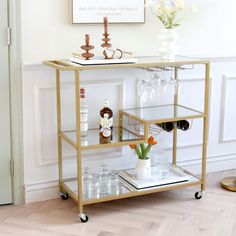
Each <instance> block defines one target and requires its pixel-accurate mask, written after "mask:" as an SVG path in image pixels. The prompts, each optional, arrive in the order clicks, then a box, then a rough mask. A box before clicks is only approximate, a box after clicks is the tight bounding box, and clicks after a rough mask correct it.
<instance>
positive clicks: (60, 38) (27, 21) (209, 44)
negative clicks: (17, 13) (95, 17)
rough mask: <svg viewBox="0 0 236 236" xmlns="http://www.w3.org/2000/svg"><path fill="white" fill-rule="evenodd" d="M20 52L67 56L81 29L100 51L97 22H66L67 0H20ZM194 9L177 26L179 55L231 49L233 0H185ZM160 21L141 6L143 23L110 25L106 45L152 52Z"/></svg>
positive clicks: (31, 58)
mask: <svg viewBox="0 0 236 236" xmlns="http://www.w3.org/2000/svg"><path fill="white" fill-rule="evenodd" d="M21 2H22V53H23V61H24V64H28V63H35V62H41V61H42V60H45V59H51V58H68V57H69V56H70V55H71V53H72V52H76V51H80V46H81V45H82V44H83V40H84V34H85V33H88V34H90V35H91V39H92V40H91V43H92V44H94V45H95V46H96V47H97V49H96V50H95V52H96V53H99V52H100V51H99V50H100V44H101V38H102V33H103V27H102V25H71V24H70V0H50V1H48V0H40V1H39V0H38V1H37V0H22V1H21ZM187 2H196V3H197V5H198V8H199V11H198V13H191V14H189V15H188V16H187V17H186V18H187V19H186V21H185V22H184V23H183V24H182V26H180V28H179V29H178V31H179V35H180V39H179V47H180V52H181V54H188V55H190V54H191V55H193V54H197V55H212V54H214V55H219V54H236V47H235V42H236V31H235V30H234V23H233V22H235V21H236V15H235V9H236V1H234V0H227V1H221V0H197V1H194V0H189V1H187ZM161 29H162V26H161V24H160V23H159V22H158V21H157V19H156V18H155V17H154V16H153V15H152V14H151V13H150V11H149V9H147V10H146V22H145V24H113V25H110V27H109V31H110V33H111V39H112V44H113V45H114V46H116V47H118V48H122V49H125V50H129V51H132V52H133V53H134V54H135V55H156V54H157V48H158V39H157V37H158V34H159V32H160V30H161Z"/></svg>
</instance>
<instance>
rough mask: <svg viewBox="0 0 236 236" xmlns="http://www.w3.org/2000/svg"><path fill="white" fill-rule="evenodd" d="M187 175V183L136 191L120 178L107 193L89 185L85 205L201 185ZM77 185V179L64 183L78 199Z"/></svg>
mask: <svg viewBox="0 0 236 236" xmlns="http://www.w3.org/2000/svg"><path fill="white" fill-rule="evenodd" d="M182 170H183V169H182ZM183 171H184V170H183ZM187 174H188V175H189V180H188V181H186V182H179V183H169V184H166V185H162V186H156V187H151V188H146V189H136V188H135V187H133V186H132V185H131V184H129V183H128V182H126V181H125V180H123V179H122V178H120V177H119V181H118V183H117V184H116V186H109V184H108V185H107V189H106V191H105V192H104V191H101V189H100V187H98V189H97V190H96V191H94V189H93V186H92V187H91V186H89V184H88V186H86V187H87V189H89V190H87V191H86V190H85V191H83V204H85V205H88V204H93V203H97V202H104V201H109V200H115V199H122V198H127V197H133V196H137V195H144V194H148V193H155V192H161V191H165V190H171V189H177V188H182V187H187V186H195V185H199V184H200V183H201V181H200V180H199V179H198V178H197V177H195V176H193V175H191V174H190V173H188V172H187ZM77 184H78V183H77V180H76V179H70V180H65V181H64V185H65V186H66V188H67V189H69V190H70V191H71V192H73V194H75V196H76V197H78V191H77V187H78V185H77ZM96 188H97V187H96ZM85 189H86V188H85ZM101 192H102V193H101Z"/></svg>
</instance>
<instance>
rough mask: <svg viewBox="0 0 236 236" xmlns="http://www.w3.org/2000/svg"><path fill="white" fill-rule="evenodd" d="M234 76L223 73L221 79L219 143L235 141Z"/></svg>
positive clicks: (235, 83) (235, 82)
mask: <svg viewBox="0 0 236 236" xmlns="http://www.w3.org/2000/svg"><path fill="white" fill-rule="evenodd" d="M235 91H236V76H234V77H229V76H227V75H225V76H224V77H223V81H222V102H221V113H220V114H221V125H220V143H225V142H236V125H235V121H236V110H235V109H234V108H235Z"/></svg>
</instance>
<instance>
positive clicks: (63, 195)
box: [60, 192, 69, 200]
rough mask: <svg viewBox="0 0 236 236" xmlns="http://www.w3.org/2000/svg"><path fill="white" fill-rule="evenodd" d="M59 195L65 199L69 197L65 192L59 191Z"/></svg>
mask: <svg viewBox="0 0 236 236" xmlns="http://www.w3.org/2000/svg"><path fill="white" fill-rule="evenodd" d="M60 197H61V198H62V199H63V200H67V199H68V198H69V195H68V193H67V192H60Z"/></svg>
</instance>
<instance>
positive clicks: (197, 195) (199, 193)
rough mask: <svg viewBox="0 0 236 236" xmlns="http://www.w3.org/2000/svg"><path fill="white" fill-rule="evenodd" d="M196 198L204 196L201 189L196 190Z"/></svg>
mask: <svg viewBox="0 0 236 236" xmlns="http://www.w3.org/2000/svg"><path fill="white" fill-rule="evenodd" d="M195 198H196V199H198V200H199V199H201V198H202V192H201V191H199V192H196V193H195Z"/></svg>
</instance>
